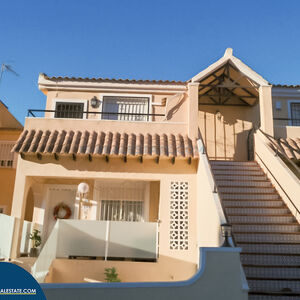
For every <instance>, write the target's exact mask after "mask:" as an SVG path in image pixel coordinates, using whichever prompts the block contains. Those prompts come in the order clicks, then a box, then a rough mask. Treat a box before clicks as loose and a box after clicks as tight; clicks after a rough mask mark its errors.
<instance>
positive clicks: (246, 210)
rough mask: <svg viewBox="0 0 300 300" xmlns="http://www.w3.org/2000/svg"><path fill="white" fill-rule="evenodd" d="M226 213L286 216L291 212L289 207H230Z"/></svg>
mask: <svg viewBox="0 0 300 300" xmlns="http://www.w3.org/2000/svg"><path fill="white" fill-rule="evenodd" d="M226 213H227V214H229V215H231V214H235V215H236V214H241V215H284V214H289V213H290V211H289V209H288V208H287V207H282V208H281V207H279V208H262V207H259V208H255V207H254V208H253V207H228V208H226Z"/></svg>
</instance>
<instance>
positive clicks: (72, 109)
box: [54, 102, 84, 119]
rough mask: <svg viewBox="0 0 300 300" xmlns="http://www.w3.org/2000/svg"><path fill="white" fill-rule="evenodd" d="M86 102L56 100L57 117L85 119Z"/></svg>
mask: <svg viewBox="0 0 300 300" xmlns="http://www.w3.org/2000/svg"><path fill="white" fill-rule="evenodd" d="M83 111H84V103H79V102H56V104H55V115H54V117H55V118H71V119H83Z"/></svg>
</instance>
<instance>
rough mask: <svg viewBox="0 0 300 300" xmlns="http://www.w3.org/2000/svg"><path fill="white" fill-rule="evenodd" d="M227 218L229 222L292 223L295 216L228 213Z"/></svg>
mask: <svg viewBox="0 0 300 300" xmlns="http://www.w3.org/2000/svg"><path fill="white" fill-rule="evenodd" d="M228 220H229V222H230V223H231V224H256V223H259V224H265V223H268V224H270V223H272V224H276V223H280V224H282V223H294V222H295V218H294V217H293V216H292V215H288V216H240V215H239V216H232V215H228Z"/></svg>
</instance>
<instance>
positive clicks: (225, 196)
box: [220, 193, 281, 200]
mask: <svg viewBox="0 0 300 300" xmlns="http://www.w3.org/2000/svg"><path fill="white" fill-rule="evenodd" d="M220 197H221V199H222V200H223V199H224V200H226V199H228V200H281V198H280V196H279V195H278V194H277V193H276V194H275V193H274V194H220Z"/></svg>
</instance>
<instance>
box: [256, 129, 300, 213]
mask: <svg viewBox="0 0 300 300" xmlns="http://www.w3.org/2000/svg"><path fill="white" fill-rule="evenodd" d="M259 132H260V133H261V134H262V135H263V136H264V137H265V138H266V139H268V141H270V142H271V143H272V145H274V146H275V149H276V150H274V149H272V148H271V147H270V146H269V145H268V144H265V146H266V147H268V148H269V149H270V150H271V151H273V152H274V156H276V157H278V158H279V159H280V160H281V161H282V162H283V163H285V162H284V160H283V159H282V158H281V157H280V156H279V155H278V153H279V152H278V147H277V146H276V144H275V143H274V142H273V141H272V140H271V139H270V137H269V136H268V135H267V134H266V133H265V132H263V131H262V130H261V129H259ZM255 155H257V157H258V158H259V160H260V161H261V162H262V164H263V165H264V167H265V168H266V169H267V170H268V172H269V174H270V175H271V176H272V178H273V179H274V180H275V181H276V183H277V184H278V186H279V188H280V189H281V190H282V191H283V193H284V194H285V196H286V197H287V198H288V199H289V201H290V203H291V204H292V206H293V207H294V208H295V210H296V216H297V214H299V215H300V211H299V209H298V208H297V206H296V204H295V203H294V202H293V200H292V199H291V198H290V196H289V195H288V194H287V192H286V191H285V189H284V188H283V186H282V185H281V184H280V182H279V181H278V180H277V178H276V177H275V176H274V174H273V173H272V171H271V170H270V169H269V168H268V166H267V165H266V164H265V163H264V161H263V159H262V158H261V157H260V155H259V154H258V153H257V151H255ZM282 155H283V154H282ZM283 156H284V157H286V156H285V155H283Z"/></svg>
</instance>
